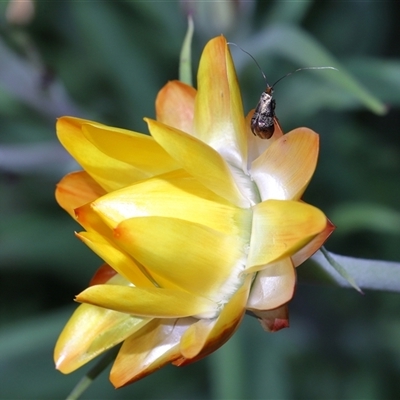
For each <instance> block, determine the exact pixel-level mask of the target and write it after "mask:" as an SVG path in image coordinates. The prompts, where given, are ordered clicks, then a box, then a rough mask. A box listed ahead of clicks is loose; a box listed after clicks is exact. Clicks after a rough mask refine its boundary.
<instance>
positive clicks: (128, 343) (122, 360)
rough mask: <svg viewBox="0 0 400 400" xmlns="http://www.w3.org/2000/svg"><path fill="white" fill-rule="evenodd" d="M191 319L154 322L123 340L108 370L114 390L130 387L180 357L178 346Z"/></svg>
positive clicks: (158, 320)
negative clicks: (109, 370)
mask: <svg viewBox="0 0 400 400" xmlns="http://www.w3.org/2000/svg"><path fill="white" fill-rule="evenodd" d="M196 321H197V320H196V319H193V318H179V319H157V320H153V321H151V322H150V323H149V324H148V325H146V326H145V327H144V328H143V329H141V330H140V331H138V332H136V333H134V334H133V335H132V336H130V337H129V338H128V339H126V340H125V341H124V343H123V345H122V347H121V350H120V351H119V353H118V356H117V358H116V360H115V362H114V365H113V367H112V369H111V373H110V380H111V383H112V384H113V385H114V386H115V387H116V388H119V387H122V386H125V385H128V384H130V383H133V382H135V381H137V380H139V379H142V378H144V377H145V376H147V375H149V374H151V373H152V372H154V371H156V370H158V369H159V368H161V367H163V366H164V365H165V364H167V363H169V362H171V361H173V360H175V359H177V358H179V357H180V351H179V342H180V339H181V336H182V335H183V333H184V332H185V330H186V329H187V327H188V326H190V325H191V324H193V323H194V322H196Z"/></svg>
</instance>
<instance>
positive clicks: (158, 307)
mask: <svg viewBox="0 0 400 400" xmlns="http://www.w3.org/2000/svg"><path fill="white" fill-rule="evenodd" d="M76 301H78V302H81V303H88V304H92V305H95V306H99V307H104V308H108V309H110V310H115V311H120V312H123V313H127V314H131V315H135V316H141V317H155V318H179V317H188V316H192V315H198V314H199V315H200V314H210V315H214V314H215V313H216V312H217V305H216V304H215V303H214V302H212V301H210V300H208V299H206V298H205V297H201V296H195V295H193V294H190V293H188V292H183V291H180V290H173V289H161V288H139V287H130V286H121V285H109V284H107V285H95V286H90V287H89V288H87V289H85V290H84V291H83V292H82V293H80V294H79V295H78V296H76Z"/></svg>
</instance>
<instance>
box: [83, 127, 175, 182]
mask: <svg viewBox="0 0 400 400" xmlns="http://www.w3.org/2000/svg"><path fill="white" fill-rule="evenodd" d="M82 131H83V133H84V135H85V137H86V138H87V139H88V140H89V141H90V142H91V143H92V144H94V145H95V146H96V147H97V148H98V149H99V150H100V151H101V152H102V153H104V154H106V155H107V156H109V157H111V158H113V159H115V160H118V161H123V162H124V163H127V164H130V165H131V166H132V169H134V170H135V171H136V172H133V171H132V178H133V179H132V180H131V181H132V182H134V181H135V180H139V179H143V178H147V177H150V176H154V175H159V174H162V173H164V172H167V171H172V170H174V169H176V168H178V165H177V163H176V161H175V160H174V159H172V158H171V157H170V156H169V155H168V153H166V152H165V150H164V149H163V148H162V147H161V146H160V145H159V144H158V143H157V142H156V141H155V140H154V139H153V138H152V137H151V136H148V135H143V134H141V133H137V132H132V131H128V130H126V129H120V128H113V127H109V126H106V125H99V124H84V125H83V126H82Z"/></svg>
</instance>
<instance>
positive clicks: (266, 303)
mask: <svg viewBox="0 0 400 400" xmlns="http://www.w3.org/2000/svg"><path fill="white" fill-rule="evenodd" d="M295 284H296V273H295V269H294V266H293V263H292V261H291V259H290V258H289V257H287V258H284V259H283V260H280V261H276V262H274V263H272V264H269V265H268V266H267V267H266V268H265V269H263V270H262V271H259V272H258V273H257V276H256V279H255V280H254V282H253V285H252V287H251V291H250V296H249V299H248V301H247V306H246V308H247V309H248V310H251V311H253V310H271V309H273V308H277V307H279V306H281V305H282V304H285V303H287V302H288V301H289V300H291V299H292V297H293V293H294V288H295Z"/></svg>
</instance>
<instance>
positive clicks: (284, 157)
mask: <svg viewBox="0 0 400 400" xmlns="http://www.w3.org/2000/svg"><path fill="white" fill-rule="evenodd" d="M318 148H319V137H318V135H317V134H316V133H315V132H314V131H312V130H311V129H308V128H298V129H295V130H293V131H291V132H289V133H287V134H286V135H284V136H282V137H281V138H280V139H279V140H276V141H275V142H274V143H273V144H271V146H269V147H268V149H267V150H266V151H265V152H264V153H263V154H262V155H261V156H260V157H258V158H257V159H256V160H255V161H254V162H253V163H252V166H251V175H252V177H253V179H254V181H255V182H256V184H257V187H258V190H259V192H260V195H261V199H262V200H263V201H264V200H268V199H277V200H298V199H300V197H301V196H302V195H303V193H304V191H305V189H306V188H307V185H308V184H309V182H310V180H311V177H312V175H313V174H314V171H315V167H316V165H317V158H318Z"/></svg>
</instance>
